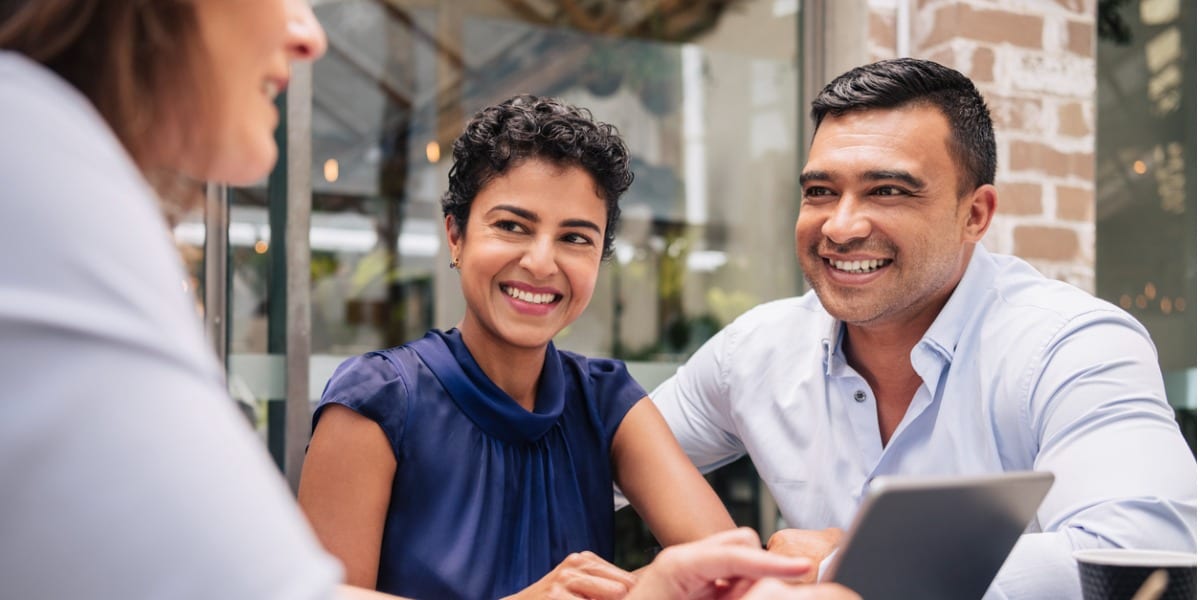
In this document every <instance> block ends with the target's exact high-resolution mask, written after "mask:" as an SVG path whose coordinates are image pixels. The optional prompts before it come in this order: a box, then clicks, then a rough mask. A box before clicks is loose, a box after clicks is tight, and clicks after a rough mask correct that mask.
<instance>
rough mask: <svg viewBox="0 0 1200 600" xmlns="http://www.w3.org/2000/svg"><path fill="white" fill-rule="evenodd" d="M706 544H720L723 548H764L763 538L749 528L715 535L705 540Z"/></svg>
mask: <svg viewBox="0 0 1200 600" xmlns="http://www.w3.org/2000/svg"><path fill="white" fill-rule="evenodd" d="M704 542H705V543H712V544H719V545H722V546H746V547H749V548H762V538H760V537H758V532H757V531H754V530H753V529H751V528H749V527H739V528H737V529H730V530H728V531H722V532H720V533H714V534H712V535H710V536H708V537H707V538H705V539H704Z"/></svg>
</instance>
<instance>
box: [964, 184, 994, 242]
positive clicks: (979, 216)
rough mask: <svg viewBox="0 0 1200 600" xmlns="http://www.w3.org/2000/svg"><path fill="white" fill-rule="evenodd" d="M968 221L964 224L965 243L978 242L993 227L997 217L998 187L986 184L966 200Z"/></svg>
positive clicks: (976, 189)
mask: <svg viewBox="0 0 1200 600" xmlns="http://www.w3.org/2000/svg"><path fill="white" fill-rule="evenodd" d="M965 202H966V208H967V220H966V223H964V224H963V241H964V242H978V241H979V240H981V239H983V234H985V233H987V230H988V227H991V225H992V217H993V216H995V215H996V186H994V185H991V184H988V183H985V184H983V185H981V186H979V187H977V188H975V191H974V192H971V197H970V198H968V199H967V200H965Z"/></svg>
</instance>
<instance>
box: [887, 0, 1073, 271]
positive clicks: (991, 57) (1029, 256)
mask: <svg viewBox="0 0 1200 600" xmlns="http://www.w3.org/2000/svg"><path fill="white" fill-rule="evenodd" d="M867 8H868V10H867V11H866V13H867V15H868V20H869V22H868V24H867V28H866V29H867V31H868V43H867V44H866V55H867V60H881V59H885V58H892V57H895V56H897V55H898V54H901V53H903V54H906V55H908V56H915V57H920V58H927V59H930V60H935V61H937V62H940V63H942V64H945V65H948V66H951V67H954V68H955V69H958V70H959V71H962V72H963V73H965V74H966V75H967V76H969V77H970V78H971V79H973V80H974V81H975V83H976V85H978V86H979V88H980V91H982V92H983V95H984V97H985V98H986V99H987V102H988V104H989V105H990V106H991V109H992V116H993V118H994V120H995V122H996V143H997V146H998V147H997V151H998V156H997V159H998V160H997V166H998V169H997V173H996V183H997V187H998V188H999V190H1000V200H999V206H998V210H997V216H996V219H995V221H994V222H993V224H992V228H991V231H990V232H989V233H988V235H987V237H986V238H985V239H984V244H985V245H986V246H987V247H988V248H989V249H991V250H995V251H998V252H1005V253H1011V254H1016V255H1018V256H1021V257H1023V258H1025V259H1026V260H1028V261H1030V262H1031V263H1033V264H1034V265H1035V266H1036V267H1037V268H1039V269H1040V270H1041V271H1042V272H1043V273H1045V274H1046V275H1048V276H1050V277H1055V278H1058V279H1062V280H1064V281H1068V282H1070V283H1072V284H1074V285H1077V286H1079V287H1081V288H1083V289H1085V290H1088V291H1089V292H1090V291H1094V288H1095V255H1096V253H1095V211H1094V206H1095V173H1094V162H1095V160H1094V159H1095V141H1096V136H1095V121H1096V118H1095V112H1096V102H1095V88H1096V60H1095V55H1096V51H1095V41H1094V38H1095V26H1096V4H1095V2H1094V1H1092V0H869V2H868V3H867ZM906 25H907V27H905V26H906Z"/></svg>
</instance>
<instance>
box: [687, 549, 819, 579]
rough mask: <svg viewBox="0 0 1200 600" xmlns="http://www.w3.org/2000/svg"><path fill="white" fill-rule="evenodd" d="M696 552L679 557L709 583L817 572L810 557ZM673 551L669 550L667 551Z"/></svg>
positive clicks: (746, 551)
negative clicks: (716, 580)
mask: <svg viewBox="0 0 1200 600" xmlns="http://www.w3.org/2000/svg"><path fill="white" fill-rule="evenodd" d="M692 550H693V551H692V552H689V553H686V554H680V555H678V556H677V557H676V559H677V560H679V561H681V562H687V563H690V567H691V570H692V571H693V572H696V573H703V574H704V576H705V577H707V578H708V579H709V580H714V579H725V578H728V579H736V578H744V577H748V578H751V579H758V578H761V577H799V576H801V575H804V574H805V573H808V572H810V571H811V570H812V569H813V563H812V561H811V560H809V559H806V558H799V557H793V556H783V555H779V554H771V553H769V552H763V551H762V549H760V548H758V547H757V546H755V547H749V548H747V547H742V546H736V547H724V548H714V549H708V548H694V549H692ZM667 551H670V548H668V549H667V550H666V551H664V552H667Z"/></svg>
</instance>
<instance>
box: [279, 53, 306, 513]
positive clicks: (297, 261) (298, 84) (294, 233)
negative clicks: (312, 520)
mask: <svg viewBox="0 0 1200 600" xmlns="http://www.w3.org/2000/svg"><path fill="white" fill-rule="evenodd" d="M312 79H313V70H312V65H311V64H309V63H299V64H296V65H294V66H293V67H292V78H291V83H290V84H289V85H288V93H287V145H288V149H287V218H286V225H285V229H284V231H283V232H282V237H283V238H284V243H285V248H284V251H285V252H286V276H285V277H286V284H285V285H286V290H287V291H286V293H287V299H286V311H285V314H286V315H287V340H286V342H285V348H286V353H285V358H284V362H285V370H286V374H285V380H284V381H285V385H286V388H285V389H286V396H287V397H286V399H285V404H286V409H285V413H286V427H285V437H284V440H285V441H284V443H285V453H284V474H285V475H286V476H287V480H288V483H289V484H290V485H291V486H292V491H295V490H296V489H297V487H298V486H299V484H300V469H301V467H302V466H303V464H304V451H305V448H306V447H307V446H308V440H309V435H310V433H311V416H312V415H311V411H310V408H309V393H308V369H309V357H310V355H311V353H312V313H311V307H310V304H309V301H310V289H309V288H310V286H309V283H310V279H311V272H310V270H309V269H310V262H311V251H310V246H309V239H308V234H309V226H310V223H311V220H312V95H313V81H312ZM274 235H275V233H274V232H272V236H273V237H274Z"/></svg>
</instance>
